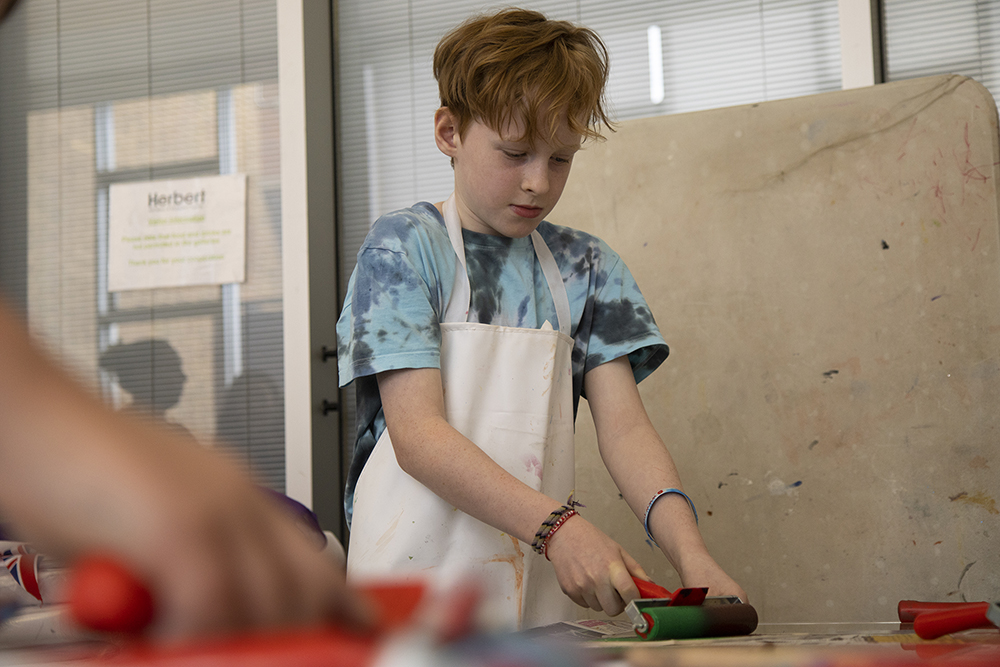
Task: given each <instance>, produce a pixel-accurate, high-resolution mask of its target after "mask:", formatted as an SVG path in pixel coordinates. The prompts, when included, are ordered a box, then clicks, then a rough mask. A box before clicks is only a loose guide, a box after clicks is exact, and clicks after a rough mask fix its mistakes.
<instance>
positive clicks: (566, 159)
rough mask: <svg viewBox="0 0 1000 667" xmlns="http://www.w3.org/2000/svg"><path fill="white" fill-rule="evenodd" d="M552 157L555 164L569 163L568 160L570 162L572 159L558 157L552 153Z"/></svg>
mask: <svg viewBox="0 0 1000 667" xmlns="http://www.w3.org/2000/svg"><path fill="white" fill-rule="evenodd" d="M552 159H553V160H554V161H555V162H556V163H557V164H569V163H570V162H572V161H573V159H572V158H568V157H559V156H555V155H554V156H552Z"/></svg>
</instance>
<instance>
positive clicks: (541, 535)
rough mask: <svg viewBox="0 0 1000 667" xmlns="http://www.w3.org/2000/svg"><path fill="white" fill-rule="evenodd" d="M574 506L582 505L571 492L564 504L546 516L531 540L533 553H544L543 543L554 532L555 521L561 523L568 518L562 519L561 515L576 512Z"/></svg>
mask: <svg viewBox="0 0 1000 667" xmlns="http://www.w3.org/2000/svg"><path fill="white" fill-rule="evenodd" d="M575 507H583V504H582V503H578V502H577V501H576V500H574V498H573V494H572V493H571V494H569V499H568V500H567V501H566V504H565V505H563V506H562V507H560V508H559V509H557V510H556V511H554V512H553V513H552V514H550V515H549V516H548V518H547V519H545V521H543V522H542V525H541V527H540V528H539V529H538V532H537V533H535V539H533V540H531V548H532V549H534V550H535V553H537V554H540V555H542V556H544V555H545V543H546V542H547V541H548V539H549V537H551V535H552V533H554V532H555V528H554V526H555V525H556V524H557V523H558V524H559V525H562V524H563V522H565V520H566V519H568V518H569V517H568V516H567V517H566V519H563V518H562V517H563V516H564V515H566V514H568V513H569V512H573V514H576V513H577V512H576V510H575V509H574V508H575Z"/></svg>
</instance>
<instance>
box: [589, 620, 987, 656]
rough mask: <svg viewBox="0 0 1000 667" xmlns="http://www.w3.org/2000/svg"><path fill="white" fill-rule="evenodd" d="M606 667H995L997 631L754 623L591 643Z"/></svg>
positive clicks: (860, 624)
mask: <svg viewBox="0 0 1000 667" xmlns="http://www.w3.org/2000/svg"><path fill="white" fill-rule="evenodd" d="M587 645H588V647H589V648H590V649H592V650H593V651H594V652H595V653H597V654H598V655H599V656H600V658H599V663H600V664H602V665H607V666H608V667H612V666H618V665H622V666H624V665H629V666H634V667H667V666H669V667H708V666H709V665H711V667H730V666H732V667H736V666H737V665H738V666H740V667H909V666H914V667H915V666H917V665H919V666H921V667H937V666H938V665H940V666H941V667H958V666H963V667H966V666H967V667H979V666H980V665H982V666H983V667H986V666H990V667H997V666H1000V632H998V631H997V630H989V629H981V630H967V631H965V632H961V633H956V634H953V635H947V636H945V637H941V638H939V639H935V640H931V641H928V640H923V639H920V638H919V637H918V636H917V635H916V634H914V632H913V626H912V625H911V624H900V623H898V622H895V623H782V624H774V623H772V624H769V623H761V624H760V625H759V626H758V628H757V630H756V631H755V632H754V633H753V634H752V635H748V636H744V637H716V638H711V639H687V640H670V641H657V642H634V641H630V642H617V641H608V640H606V641H591V642H588V643H587Z"/></svg>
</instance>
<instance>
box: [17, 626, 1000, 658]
mask: <svg viewBox="0 0 1000 667" xmlns="http://www.w3.org/2000/svg"><path fill="white" fill-rule="evenodd" d="M577 643H578V644H579V645H582V646H583V647H584V648H585V654H586V656H587V658H588V659H589V660H590V665H593V666H594V667H918V666H919V667H997V666H998V665H1000V632H998V631H996V630H969V631H966V632H962V633H957V634H954V635H949V636H946V637H942V638H940V639H936V640H933V641H925V640H922V639H920V638H919V637H917V636H916V635H915V634H914V633H913V628H912V625H901V624H900V623H785V624H768V623H762V624H761V625H760V626H759V627H758V629H757V631H756V632H754V633H753V634H752V635H748V636H742V637H716V638H711V639H687V640H670V641H657V642H643V641H614V640H604V641H578V642H577ZM74 657H76V658H79V657H80V653H79V650H78V649H74V648H73V647H71V646H70V647H64V648H59V647H48V648H45V649H15V650H0V667H14V666H21V665H33V666H36V667H37V666H38V665H53V666H56V667H67V666H72V665H74V664H79V663H77V661H76V660H74V659H73V658H74ZM86 662H87V665H88V667H91V666H92V665H100V664H102V662H101V661H100V660H96V661H93V662H92V661H90V660H88V661H86ZM583 662H584V664H586V662H587V660H584V661H583ZM280 663H281V661H280V660H279V661H277V662H275V663H274V665H275V667H280ZM116 664H118V665H119V667H122V666H121V663H116ZM179 664H180V663H176V662H171V665H179ZM201 664H202V663H199V665H201ZM414 664H424V663H421V662H419V660H418V661H417V662H415V663H414ZM428 664H429V663H428ZM505 664H506V663H505ZM511 664H516V663H511ZM540 664H544V663H540ZM288 667H292V665H291V664H289V666H288ZM296 667H298V666H296ZM533 667H538V666H533Z"/></svg>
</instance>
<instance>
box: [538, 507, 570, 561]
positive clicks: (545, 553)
mask: <svg viewBox="0 0 1000 667" xmlns="http://www.w3.org/2000/svg"><path fill="white" fill-rule="evenodd" d="M577 514H579V512H577V511H576V510H570V511H568V512H566V513H565V514H563V515H562V516H561V517H559V518H558V519H557V520H556V522H555V523H554V524H552V529H551V530H550V531H549V534H548V535H546V536H545V539H544V540H542V555H543V556H545V560H549V540H551V539H552V536H553V535H555V534H556V531H557V530H559V528H560V527H561V526H562V525H563V524H564V523H566V522H567V521H569V519H570V518H572V517H574V516H576V515H577Z"/></svg>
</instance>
